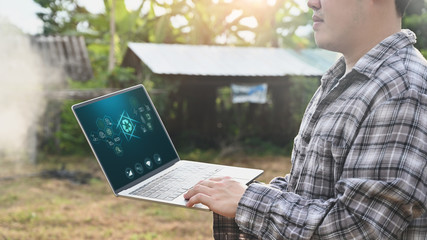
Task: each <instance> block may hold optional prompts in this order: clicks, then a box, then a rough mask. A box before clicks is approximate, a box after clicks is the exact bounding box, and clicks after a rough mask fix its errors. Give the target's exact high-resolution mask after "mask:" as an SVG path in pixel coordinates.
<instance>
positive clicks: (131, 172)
mask: <svg viewBox="0 0 427 240" xmlns="http://www.w3.org/2000/svg"><path fill="white" fill-rule="evenodd" d="M125 173H126V177H128V178H129V179H132V178H133V177H135V175H134V174H133V171H132V169H130V168H126V170H125Z"/></svg>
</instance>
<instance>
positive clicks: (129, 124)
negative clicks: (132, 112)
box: [116, 111, 140, 141]
mask: <svg viewBox="0 0 427 240" xmlns="http://www.w3.org/2000/svg"><path fill="white" fill-rule="evenodd" d="M137 123H140V122H138V121H136V120H134V119H132V118H130V117H129V114H128V113H127V112H126V111H123V113H122V115H121V116H120V120H119V122H118V123H117V126H116V127H117V128H120V129H121V130H122V133H123V135H124V136H125V138H126V140H128V141H130V140H131V139H132V138H139V137H138V136H136V135H135V134H134V133H135V129H136V128H135V127H136V124H137Z"/></svg>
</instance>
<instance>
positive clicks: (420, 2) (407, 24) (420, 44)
mask: <svg viewBox="0 0 427 240" xmlns="http://www.w3.org/2000/svg"><path fill="white" fill-rule="evenodd" d="M403 28H408V29H411V30H412V31H413V32H415V34H416V35H417V43H416V44H415V47H417V48H418V49H419V50H420V51H421V53H423V55H424V57H426V58H427V0H416V1H414V0H413V1H412V2H411V3H410V5H409V6H408V9H407V11H406V16H404V18H403Z"/></svg>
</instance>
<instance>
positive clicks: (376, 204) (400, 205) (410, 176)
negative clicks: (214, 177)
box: [236, 91, 427, 239]
mask: <svg viewBox="0 0 427 240" xmlns="http://www.w3.org/2000/svg"><path fill="white" fill-rule="evenodd" d="M426 146H427V98H426V96H424V95H421V94H417V93H416V92H411V91H408V92H407V93H406V97H405V98H404V99H403V98H401V99H395V100H390V101H387V102H385V103H383V104H382V105H381V106H378V107H377V108H376V109H374V110H373V111H372V112H371V113H370V114H369V115H368V116H367V118H366V119H365V121H364V123H363V125H362V126H361V128H360V131H359V133H358V135H357V137H356V139H355V141H354V144H353V145H352V146H351V149H350V152H349V154H348V155H347V156H346V159H345V163H344V166H343V173H342V175H341V178H340V180H339V181H338V182H337V183H336V184H335V197H334V198H331V199H328V200H321V199H307V198H304V197H301V196H300V195H297V194H294V193H290V192H284V191H281V190H279V189H275V188H273V187H270V186H267V185H260V184H253V185H251V186H249V188H248V189H247V190H246V191H245V194H244V195H243V197H242V198H241V200H240V202H239V207H238V209H237V213H236V222H237V224H238V226H239V227H240V229H241V230H243V231H245V232H249V233H251V234H254V235H256V236H257V237H259V238H262V239H312V238H314V239H355V238H360V239H400V238H401V237H402V233H403V232H404V231H405V229H406V228H407V227H408V225H409V224H410V223H411V222H412V221H413V220H414V219H415V218H418V217H420V216H422V215H423V214H426V208H427V207H426V206H427V195H426V194H427V151H426Z"/></svg>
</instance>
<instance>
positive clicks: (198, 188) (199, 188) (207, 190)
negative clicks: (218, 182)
mask: <svg viewBox="0 0 427 240" xmlns="http://www.w3.org/2000/svg"><path fill="white" fill-rule="evenodd" d="M209 185H210V184H209ZM211 190H212V189H211V187H209V186H207V184H206V183H200V184H197V185H195V186H194V187H192V188H191V189H190V190H188V192H187V193H186V194H184V198H185V199H190V198H191V197H193V196H194V195H196V194H198V193H202V194H205V195H208V196H210V195H211Z"/></svg>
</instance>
